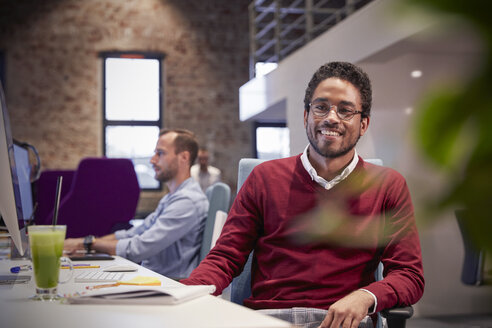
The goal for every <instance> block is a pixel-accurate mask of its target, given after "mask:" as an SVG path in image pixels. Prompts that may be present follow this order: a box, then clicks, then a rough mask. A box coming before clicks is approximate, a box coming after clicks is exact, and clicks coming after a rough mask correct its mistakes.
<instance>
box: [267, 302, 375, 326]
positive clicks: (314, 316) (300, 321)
mask: <svg viewBox="0 0 492 328" xmlns="http://www.w3.org/2000/svg"><path fill="white" fill-rule="evenodd" d="M258 312H261V313H263V314H267V315H269V316H272V317H275V318H278V319H281V320H284V321H288V322H290V323H292V324H293V327H295V328H317V327H318V326H319V325H320V324H321V323H322V322H323V320H324V319H325V317H326V313H327V312H328V311H327V310H322V309H315V308H304V307H295V308H291V309H266V310H258ZM359 328H373V325H372V320H371V318H370V317H368V316H366V317H365V318H364V319H363V320H362V321H361V323H360V324H359Z"/></svg>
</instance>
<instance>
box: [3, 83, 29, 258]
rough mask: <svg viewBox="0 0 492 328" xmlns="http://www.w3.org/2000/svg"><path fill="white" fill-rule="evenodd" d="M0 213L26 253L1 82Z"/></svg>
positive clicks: (21, 249) (20, 252)
mask: <svg viewBox="0 0 492 328" xmlns="http://www.w3.org/2000/svg"><path fill="white" fill-rule="evenodd" d="M0 107H1V111H2V114H0V181H2V188H0V214H1V215H2V219H3V221H4V223H5V225H6V226H7V229H8V231H9V233H10V236H11V238H12V241H13V242H14V244H15V246H16V248H17V250H18V252H19V254H21V255H22V254H24V246H23V245H22V240H21V231H20V229H21V228H23V227H24V215H23V213H22V202H21V193H20V188H19V179H18V176H17V168H16V165H15V156H14V143H13V140H12V133H11V130H10V120H9V114H8V111H7V105H6V102H5V96H4V93H3V89H2V86H1V83H0Z"/></svg>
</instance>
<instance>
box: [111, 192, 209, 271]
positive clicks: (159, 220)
mask: <svg viewBox="0 0 492 328" xmlns="http://www.w3.org/2000/svg"><path fill="white" fill-rule="evenodd" d="M172 197H173V198H172V199H169V202H168V203H167V204H166V206H163V208H162V211H156V212H154V215H155V216H157V217H156V218H155V222H146V223H144V224H145V227H144V229H142V230H143V231H142V232H141V233H140V234H138V235H134V236H130V237H129V238H125V236H124V235H123V236H120V235H119V234H118V233H117V235H116V236H117V238H118V239H119V240H118V243H117V245H116V255H119V256H123V257H125V258H127V259H129V260H131V261H133V262H137V263H138V262H141V261H143V260H145V259H147V258H149V257H151V256H153V255H155V254H157V253H159V252H161V251H162V250H163V249H165V248H167V247H169V246H170V245H171V244H173V243H175V242H176V241H177V240H179V239H181V238H183V236H185V235H186V234H188V233H189V232H190V231H192V230H193V229H194V228H195V227H196V226H197V225H199V224H200V222H201V221H202V220H203V217H204V215H206V214H205V213H199V211H200V210H199V209H198V207H197V204H195V202H194V201H193V200H192V199H190V198H189V197H188V196H186V195H184V194H175V195H173V196H172ZM146 221H147V219H146ZM147 223H148V224H147ZM141 227H142V226H139V228H141ZM120 237H122V238H120Z"/></svg>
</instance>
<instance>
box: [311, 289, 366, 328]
mask: <svg viewBox="0 0 492 328" xmlns="http://www.w3.org/2000/svg"><path fill="white" fill-rule="evenodd" d="M373 305H374V298H373V297H372V295H371V294H369V293H368V292H365V291H363V290H356V291H354V292H352V293H350V294H348V295H347V296H345V297H344V298H341V299H339V300H338V301H337V302H335V303H333V304H332V306H330V308H329V309H328V313H327V314H326V317H325V320H323V322H322V323H321V326H320V328H340V327H342V328H357V327H358V326H359V323H360V322H361V321H362V319H364V317H365V316H366V315H367V310H368V309H369V308H370V307H371V306H373Z"/></svg>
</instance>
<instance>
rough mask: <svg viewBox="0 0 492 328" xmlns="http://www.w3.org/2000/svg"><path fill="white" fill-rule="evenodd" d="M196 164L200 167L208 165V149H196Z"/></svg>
mask: <svg viewBox="0 0 492 328" xmlns="http://www.w3.org/2000/svg"><path fill="white" fill-rule="evenodd" d="M198 164H200V166H201V167H207V166H208V151H206V150H199V151H198Z"/></svg>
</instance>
